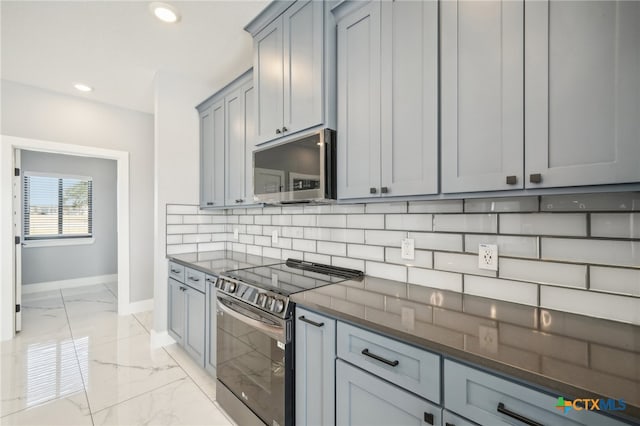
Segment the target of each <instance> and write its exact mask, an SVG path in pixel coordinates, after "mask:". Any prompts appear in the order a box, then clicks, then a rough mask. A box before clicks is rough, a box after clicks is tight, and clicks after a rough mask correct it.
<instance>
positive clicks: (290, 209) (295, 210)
mask: <svg viewBox="0 0 640 426" xmlns="http://www.w3.org/2000/svg"><path fill="white" fill-rule="evenodd" d="M281 208H282V214H302V213H304V206H282V207H281Z"/></svg>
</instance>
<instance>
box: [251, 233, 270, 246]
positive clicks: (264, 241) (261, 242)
mask: <svg viewBox="0 0 640 426" xmlns="http://www.w3.org/2000/svg"><path fill="white" fill-rule="evenodd" d="M253 243H254V244H255V245H257V246H266V247H271V237H267V236H265V235H255V236H254V237H253Z"/></svg>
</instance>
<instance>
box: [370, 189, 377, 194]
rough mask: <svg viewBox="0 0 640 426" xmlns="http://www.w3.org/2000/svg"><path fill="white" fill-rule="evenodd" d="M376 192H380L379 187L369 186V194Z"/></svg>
mask: <svg viewBox="0 0 640 426" xmlns="http://www.w3.org/2000/svg"><path fill="white" fill-rule="evenodd" d="M376 192H378V190H377V189H375V188H369V194H375V193H376Z"/></svg>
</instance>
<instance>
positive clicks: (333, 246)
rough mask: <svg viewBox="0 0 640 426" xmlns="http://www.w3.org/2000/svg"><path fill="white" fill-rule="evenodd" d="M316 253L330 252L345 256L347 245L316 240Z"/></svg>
mask: <svg viewBox="0 0 640 426" xmlns="http://www.w3.org/2000/svg"><path fill="white" fill-rule="evenodd" d="M316 251H317V252H318V253H323V254H330V255H335V256H346V255H347V245H346V244H345V243H332V242H329V241H318V243H317V246H316Z"/></svg>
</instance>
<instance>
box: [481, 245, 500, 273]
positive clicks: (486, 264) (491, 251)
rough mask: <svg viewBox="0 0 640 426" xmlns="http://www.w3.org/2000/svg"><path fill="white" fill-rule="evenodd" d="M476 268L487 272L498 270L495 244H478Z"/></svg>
mask: <svg viewBox="0 0 640 426" xmlns="http://www.w3.org/2000/svg"><path fill="white" fill-rule="evenodd" d="M478 268H480V269H486V270H489V271H497V270H498V246H497V245H496V244H480V245H479V246H478Z"/></svg>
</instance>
